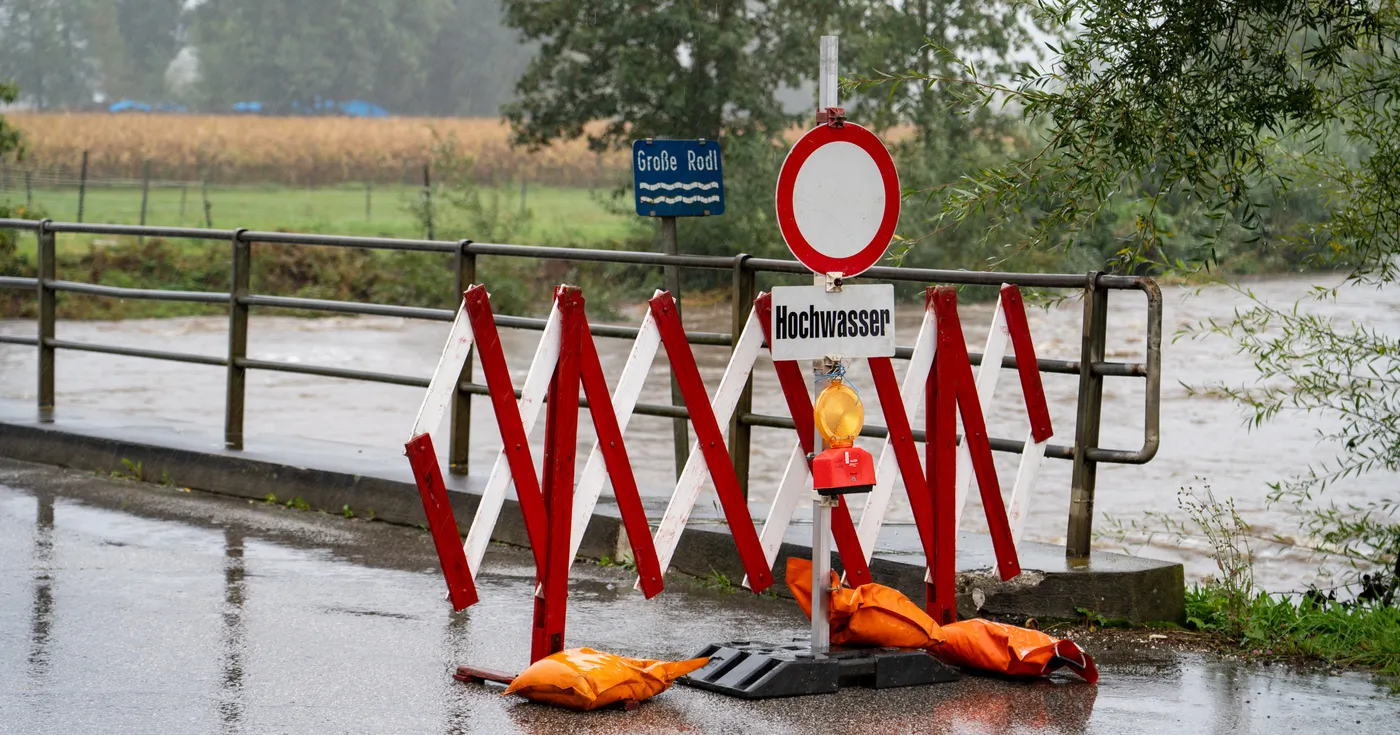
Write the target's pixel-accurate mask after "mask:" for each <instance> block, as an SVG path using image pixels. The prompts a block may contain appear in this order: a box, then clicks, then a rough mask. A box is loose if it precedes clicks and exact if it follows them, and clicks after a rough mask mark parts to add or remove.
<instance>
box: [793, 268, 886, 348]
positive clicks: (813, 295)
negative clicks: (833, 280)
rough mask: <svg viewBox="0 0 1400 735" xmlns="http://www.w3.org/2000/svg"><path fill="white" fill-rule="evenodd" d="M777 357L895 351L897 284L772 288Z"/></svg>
mask: <svg viewBox="0 0 1400 735" xmlns="http://www.w3.org/2000/svg"><path fill="white" fill-rule="evenodd" d="M772 334H773V344H772V345H770V348H771V349H772V352H773V359H774V360H819V359H821V358H823V357H827V356H832V357H893V356H894V286H893V285H891V284H888V283H883V284H872V285H865V286H846V287H845V288H843V289H842V290H840V291H827V290H826V288H825V287H822V286H779V287H777V288H774V289H773V325H772Z"/></svg>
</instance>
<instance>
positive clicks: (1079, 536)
mask: <svg viewBox="0 0 1400 735" xmlns="http://www.w3.org/2000/svg"><path fill="white" fill-rule="evenodd" d="M1100 275H1102V274H1101V273H1100V272H1099V271H1091V272H1090V273H1089V274H1088V277H1087V281H1086V283H1085V286H1084V334H1083V341H1082V343H1081V347H1080V350H1079V403H1078V407H1077V408H1076V414H1075V425H1074V471H1073V475H1072V479H1071V481H1070V503H1069V529H1068V530H1067V531H1066V533H1065V557H1066V558H1069V559H1088V558H1089V545H1090V543H1091V542H1092V540H1093V528H1094V485H1095V483H1096V482H1097V480H1098V463H1097V462H1095V461H1094V460H1092V459H1090V458H1089V450H1090V449H1092V448H1094V447H1097V446H1098V444H1099V423H1100V419H1101V417H1102V415H1103V414H1102V412H1103V377H1102V376H1100V375H1095V374H1094V370H1093V366H1094V363H1097V362H1102V361H1103V358H1104V345H1105V342H1106V336H1107V327H1108V291H1107V289H1104V288H1102V287H1100V286H1099V276H1100Z"/></svg>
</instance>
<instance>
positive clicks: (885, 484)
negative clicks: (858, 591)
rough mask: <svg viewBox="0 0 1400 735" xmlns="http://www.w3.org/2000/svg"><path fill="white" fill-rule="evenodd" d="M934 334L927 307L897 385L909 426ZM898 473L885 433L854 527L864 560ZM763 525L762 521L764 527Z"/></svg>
mask: <svg viewBox="0 0 1400 735" xmlns="http://www.w3.org/2000/svg"><path fill="white" fill-rule="evenodd" d="M934 336H935V331H934V318H933V311H932V310H929V311H926V312H924V321H923V324H921V325H919V335H918V337H917V338H916V339H915V340H914V354H913V355H911V356H910V357H909V369H908V370H907V371H905V373H904V383H903V384H902V385H900V387H899V397H900V400H902V401H903V402H904V410H905V411H906V412H907V413H908V415H909V423H910V425H911V426H912V425H913V423H914V416H915V415H916V414H917V413H918V407H919V401H922V400H923V399H924V389H925V387H926V386H927V385H928V374H929V370H930V369H932V368H933V354H934V350H935V349H936V348H937V342H938V340H936V339H935V338H934ZM921 466H922V465H921ZM898 475H899V465H898V463H897V462H896V461H895V456H894V447H893V445H892V444H891V443H890V440H889V438H888V437H887V438H886V439H885V444H884V448H882V449H881V450H880V461H879V462H878V463H877V464H876V465H875V488H874V489H873V490H871V491H870V494H869V495H867V496H865V509H864V510H862V511H861V514H860V526H859V527H858V528H857V529H856V535H857V536H858V537H859V538H860V548H861V551H863V552H865V561H866V563H867V564H868V563H869V562H870V558H871V556H872V555H873V554H874V553H875V540H876V539H877V538H879V536H880V526H881V525H882V524H883V523H884V522H885V512H886V510H887V509H888V508H889V504H890V496H891V495H892V494H893V492H894V481H895V478H896V477H897V476H898ZM767 529H768V527H767V525H765V526H764V530H765V531H766V530H767Z"/></svg>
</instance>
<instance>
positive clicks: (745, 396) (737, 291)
mask: <svg viewBox="0 0 1400 735" xmlns="http://www.w3.org/2000/svg"><path fill="white" fill-rule="evenodd" d="M748 260H749V256H748V254H747V253H740V254H739V255H736V256H734V288H733V294H732V297H733V299H734V303H733V304H732V305H731V306H730V310H731V312H732V315H731V319H730V321H731V325H730V327H731V329H730V332H731V337H730V338H729V352H730V354H731V355H732V354H733V353H734V349H735V348H736V347H738V346H739V335H740V334H742V333H743V331H744V325H745V324H747V323H748V321H749V312H750V311H752V310H753V300H754V296H755V294H754V290H755V284H754V282H755V280H756V276H755V274H754V272H753V271H752V270H750V269H749V268H748ZM752 411H753V374H752V372H750V374H749V379H748V380H746V381H745V382H744V391H743V392H742V393H740V394H739V404H738V405H737V406H735V407H734V416H733V418H731V419H730V420H729V456H730V457H732V458H733V459H734V473H735V474H737V475H738V476H739V488H740V489H741V490H743V491H744V497H746V498H747V497H748V496H749V444H750V439H751V436H752V432H753V427H751V426H749V425H748V424H746V423H744V421H743V419H744V418H745V417H746V416H748V415H749V414H750V413H751V412H752Z"/></svg>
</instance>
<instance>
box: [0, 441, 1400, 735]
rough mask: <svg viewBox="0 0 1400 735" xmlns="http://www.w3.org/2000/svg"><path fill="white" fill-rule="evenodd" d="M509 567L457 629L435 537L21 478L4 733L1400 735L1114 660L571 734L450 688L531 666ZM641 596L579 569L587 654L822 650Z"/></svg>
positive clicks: (309, 515)
mask: <svg viewBox="0 0 1400 735" xmlns="http://www.w3.org/2000/svg"><path fill="white" fill-rule="evenodd" d="M491 553H493V554H495V555H496V558H495V559H493V560H492V561H491V564H490V569H491V570H493V571H492V573H489V574H487V575H485V576H484V577H483V578H482V579H481V580H480V581H479V584H480V588H481V602H480V603H479V604H478V605H476V606H474V607H472V608H470V609H469V610H467V611H466V612H464V613H461V614H453V613H451V612H450V611H449V609H448V607H447V605H446V603H444V602H443V601H442V580H441V577H440V574H439V572H438V571H437V568H436V557H435V555H434V552H433V547H432V543H431V541H430V539H429V537H428V535H427V534H426V533H422V532H420V531H417V530H414V529H407V528H401V527H392V526H386V525H384V524H379V523H365V522H362V521H347V520H345V519H342V518H339V517H336V516H330V515H325V514H319V513H314V512H299V511H294V510H288V509H286V508H283V507H281V506H272V505H264V504H262V503H257V504H250V503H248V502H246V501H237V500H230V499H226V498H219V497H212V496H205V495H200V494H191V493H185V492H181V491H179V490H177V489H173V488H161V487H158V486H153V485H137V484H134V483H127V482H121V481H115V480H109V479H106V478H101V477H96V476H93V475H88V474H82V473H75V472H68V471H64V470H58V469H53V468H48V467H40V466H36V465H26V464H23V463H17V462H11V461H3V460H0V732H4V733H25V734H26V735H29V734H41V733H73V732H102V733H126V732H140V733H205V732H223V733H263V732H288V733H299V732H308V733H329V732H447V733H466V732H473V733H497V732H525V733H557V732H563V731H571V730H572V731H587V732H619V733H621V732H658V733H660V732H676V731H694V732H772V733H786V732H832V731H838V730H839V731H841V732H880V733H884V732H929V733H944V732H948V733H956V732H978V733H1002V732H1039V733H1083V732H1094V733H1100V732H1101V733H1123V732H1137V733H1153V732H1171V733H1181V732H1191V733H1195V732H1212V733H1214V732H1219V733H1245V732H1258V733H1277V732H1280V731H1288V730H1293V731H1320V730H1323V729H1324V728H1329V729H1341V728H1344V729H1345V731H1347V732H1357V733H1367V732H1390V731H1393V724H1394V723H1395V722H1396V721H1397V717H1400V698H1396V697H1391V696H1388V695H1387V694H1386V693H1385V692H1384V691H1383V690H1382V689H1380V688H1379V687H1377V686H1376V685H1374V684H1373V683H1371V682H1370V681H1369V680H1368V679H1367V678H1365V677H1363V676H1359V675H1344V676H1335V677H1327V676H1322V675H1316V674H1300V673H1295V672H1291V671H1289V670H1286V669H1280V668H1260V667H1256V666H1249V665H1245V664H1240V663H1237V662H1224V661H1220V660H1217V659H1215V658H1214V657H1210V656H1203V655H1197V654H1179V653H1175V652H1171V651H1167V650H1158V649H1153V648H1150V647H1149V648H1144V649H1138V648H1134V649H1133V650H1130V651H1116V650H1112V649H1107V650H1097V651H1094V653H1095V654H1096V656H1097V657H1098V659H1099V661H1100V669H1101V671H1102V672H1103V678H1102V680H1101V684H1100V686H1098V687H1093V686H1089V685H1086V684H1082V683H1080V682H1077V681H1072V680H1068V679H1065V680H1055V681H1050V682H1038V683H1032V684H1026V683H1013V682H1005V681H999V680H994V679H980V678H968V679H965V680H964V681H962V682H959V683H956V684H947V685H939V686H932V687H918V688H912V689H905V690H886V691H879V692H875V691H871V690H864V689H854V690H847V691H845V692H842V693H841V694H839V695H834V696H830V697H815V698H799V699H790V700H775V701H767V702H755V703H747V702H741V701H736V700H730V699H725V698H722V697H719V696H717V695H713V694H709V693H705V692H700V691H696V690H691V689H686V688H683V687H677V688H674V689H672V690H671V691H669V692H667V693H665V694H663V695H661V696H660V697H658V698H657V699H655V700H653V701H652V702H649V703H647V704H645V705H644V706H643V707H642V708H641V709H640V710H639V711H636V712H632V713H624V712H599V713H589V714H574V713H567V712H561V711H557V710H552V709H547V708H544V707H540V706H536V705H532V704H526V703H521V702H518V701H515V700H507V699H504V698H502V697H500V696H499V695H498V694H497V691H499V690H491V689H486V688H481V687H473V686H465V685H461V684H458V683H456V682H454V681H453V680H452V679H451V678H450V673H451V672H452V670H453V669H454V668H455V667H456V665H458V664H460V663H464V662H470V663H474V664H477V665H482V666H489V667H497V668H505V669H518V668H520V667H521V666H522V665H523V663H524V662H525V660H526V658H527V655H528V649H529V635H528V633H529V625H530V623H529V620H530V614H531V598H530V587H531V573H530V570H529V566H528V565H529V555H528V553H524V552H519V551H516V550H509V549H493V550H492V552H491ZM630 582H631V578H630V577H629V576H627V575H626V573H624V572H621V571H618V570H610V569H600V568H596V567H588V566H583V565H580V566H576V567H575V569H574V582H573V584H572V586H571V590H570V594H571V598H570V605H569V627H568V641H569V643H570V644H571V645H590V646H594V647H597V648H600V649H604V650H612V651H616V652H618V653H624V654H631V655H644V656H648V657H680V656H685V655H687V654H688V653H691V652H693V651H694V650H695V649H697V648H699V647H700V646H701V645H702V644H703V643H706V642H710V641H719V640H734V639H739V638H750V639H758V640H785V639H788V638H791V637H793V636H798V635H802V634H803V632H804V630H805V620H804V619H803V618H802V616H801V613H800V612H799V611H798V610H797V607H796V605H794V604H793V603H792V602H791V601H790V600H782V599H773V598H768V597H755V596H751V595H748V594H745V593H722V592H717V591H712V590H707V589H704V588H702V587H698V586H695V585H693V584H688V583H686V582H685V581H684V580H680V579H673V580H671V581H670V589H668V590H667V591H666V592H664V593H662V594H661V595H660V596H659V597H657V598H656V599H654V600H652V601H646V600H644V599H643V598H642V596H641V595H640V594H638V593H635V592H633V591H632V590H631V584H630ZM1387 722H1388V723H1391V724H1390V725H1387V724H1385V723H1387Z"/></svg>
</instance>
